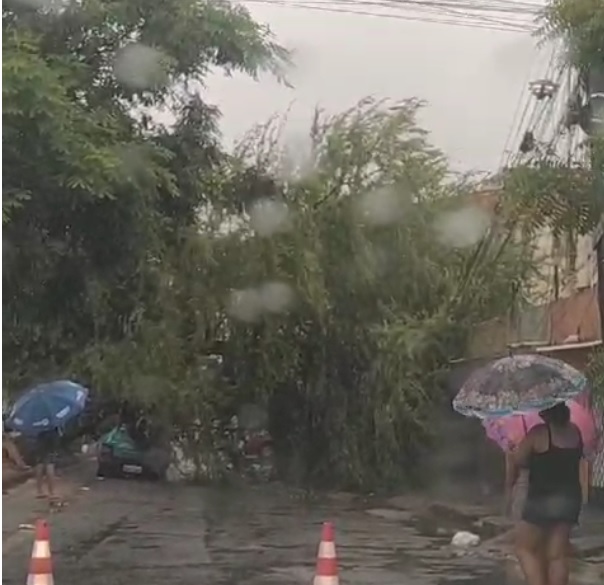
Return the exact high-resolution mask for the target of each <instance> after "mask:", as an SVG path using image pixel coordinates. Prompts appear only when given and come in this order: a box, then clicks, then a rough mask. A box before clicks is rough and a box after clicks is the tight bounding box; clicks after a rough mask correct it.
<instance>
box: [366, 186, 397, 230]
mask: <svg viewBox="0 0 604 585" xmlns="http://www.w3.org/2000/svg"><path fill="white" fill-rule="evenodd" d="M357 210H358V213H359V216H360V217H361V219H362V221H364V222H366V223H369V224H372V225H388V224H391V223H396V222H398V221H400V219H401V218H402V208H401V204H400V200H399V198H398V197H397V196H396V193H394V192H393V190H392V189H378V190H377V191H371V192H369V193H366V194H365V195H363V196H362V197H361V198H360V200H359V202H358V209H357Z"/></svg>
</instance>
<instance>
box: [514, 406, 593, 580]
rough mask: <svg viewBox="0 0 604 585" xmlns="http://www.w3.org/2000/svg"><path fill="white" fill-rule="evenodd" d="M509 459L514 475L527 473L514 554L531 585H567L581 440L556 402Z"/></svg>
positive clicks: (579, 493) (577, 509) (578, 500)
mask: <svg viewBox="0 0 604 585" xmlns="http://www.w3.org/2000/svg"><path fill="white" fill-rule="evenodd" d="M540 415H541V418H542V419H543V420H544V424H542V425H538V426H536V427H533V428H532V429H531V430H530V432H529V433H528V434H527V436H526V437H525V439H524V441H523V442H522V443H521V444H520V446H519V447H518V449H517V451H516V452H515V453H514V456H513V465H514V466H515V468H516V473H517V472H518V470H519V469H520V468H523V467H524V468H527V469H528V493H527V497H526V502H525V504H524V509H523V511H522V520H521V521H520V522H519V523H518V526H517V532H516V554H517V556H518V560H519V561H520V565H521V566H522V570H523V572H524V574H525V577H526V580H527V582H528V584H529V585H567V584H568V573H569V569H568V551H569V540H570V532H571V530H572V527H573V526H574V525H575V524H576V523H577V522H578V520H579V514H580V512H581V505H582V499H583V498H582V489H581V481H580V467H581V460H582V458H583V442H582V440H581V433H580V432H579V429H578V428H577V427H576V426H575V425H574V424H573V423H571V422H570V411H569V409H568V407H567V406H566V405H565V404H558V405H556V406H554V407H553V408H550V409H548V410H545V411H543V412H541V413H540Z"/></svg>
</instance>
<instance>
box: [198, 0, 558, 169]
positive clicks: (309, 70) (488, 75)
mask: <svg viewBox="0 0 604 585" xmlns="http://www.w3.org/2000/svg"><path fill="white" fill-rule="evenodd" d="M250 9H251V12H252V15H253V16H254V17H255V18H256V20H258V21H260V22H264V23H267V24H268V25H269V26H270V27H271V29H272V30H273V32H274V33H275V35H276V37H277V40H278V41H279V42H280V43H281V44H283V45H285V46H287V47H288V48H290V49H292V50H293V51H294V60H295V68H294V70H293V71H292V72H291V74H290V76H289V77H290V80H291V82H292V83H293V85H294V87H293V88H292V89H289V88H286V87H283V86H280V85H279V84H278V83H276V82H275V81H274V80H272V79H270V78H263V79H261V80H259V81H253V80H251V79H249V78H246V77H244V76H235V77H232V78H228V77H225V76H224V75H222V74H218V75H215V76H213V77H212V78H211V79H210V80H209V83H208V89H207V95H206V98H207V99H208V100H209V101H211V102H213V103H215V104H217V105H219V106H220V109H221V111H222V113H223V120H222V130H223V132H224V137H225V140H226V142H227V144H229V143H232V142H233V141H234V140H236V139H237V138H238V137H240V136H241V135H242V134H243V133H244V132H245V130H247V129H248V128H249V127H250V126H251V125H253V124H254V123H256V122H260V121H264V120H266V119H267V118H268V117H269V116H271V115H272V114H274V113H275V112H283V111H285V110H286V109H287V108H288V107H290V106H291V113H290V125H289V128H290V133H291V135H292V136H294V137H295V139H299V137H300V136H302V135H303V133H304V131H305V130H306V128H308V122H309V119H310V114H311V112H312V110H313V108H314V106H315V105H317V104H320V105H322V106H324V107H326V108H327V109H329V110H331V111H339V110H343V109H345V108H347V107H349V106H351V105H353V104H354V103H355V102H356V101H358V100H359V99H360V98H362V97H364V96H367V95H373V96H376V97H380V98H382V97H384V98H393V99H401V98H408V97H417V98H421V99H424V100H426V101H427V102H428V105H427V107H426V108H425V110H424V112H423V114H422V120H421V121H422V124H423V125H424V126H425V127H426V128H427V129H428V130H430V132H431V133H432V139H433V142H434V143H435V145H436V146H438V147H440V148H441V149H442V150H444V151H445V153H446V154H447V155H448V156H449V158H450V159H451V161H452V163H453V164H454V166H455V167H457V168H459V169H464V170H470V169H475V170H486V171H492V170H496V169H497V168H498V166H499V163H500V160H501V156H502V152H503V149H504V145H505V143H506V139H507V138H508V135H509V132H510V127H511V125H512V122H513V119H514V114H515V111H516V109H517V107H518V104H519V100H520V99H523V100H524V99H526V96H527V94H528V81H529V80H530V79H535V78H538V77H539V74H540V73H541V74H543V70H544V69H545V68H546V65H547V60H548V54H547V53H548V51H547V50H544V49H541V50H538V48H537V43H536V39H534V38H533V37H531V35H530V34H528V33H515V32H498V31H493V30H482V29H476V28H465V27H457V26H451V25H443V24H435V23H424V22H408V21H402V20H388V19H382V18H372V17H363V16H356V15H348V14H333V13H325V12H315V11H304V10H296V9H293V8H284V7H279V6H269V5H262V4H258V5H251V7H250Z"/></svg>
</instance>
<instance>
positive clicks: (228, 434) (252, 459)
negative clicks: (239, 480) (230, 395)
mask: <svg viewBox="0 0 604 585" xmlns="http://www.w3.org/2000/svg"><path fill="white" fill-rule="evenodd" d="M224 437H225V438H226V444H227V449H226V451H227V452H228V453H229V457H228V458H229V459H230V461H231V462H232V467H233V470H234V471H236V472H237V473H239V474H241V475H242V476H244V477H247V478H249V479H252V480H258V481H265V482H266V481H270V480H272V479H273V478H274V475H275V451H274V445H273V438H272V437H271V436H270V433H269V432H268V431H267V430H266V429H253V430H252V429H242V428H241V427H240V425H239V422H238V420H237V417H233V418H232V419H231V421H230V423H229V424H228V425H227V426H226V427H225V431H224Z"/></svg>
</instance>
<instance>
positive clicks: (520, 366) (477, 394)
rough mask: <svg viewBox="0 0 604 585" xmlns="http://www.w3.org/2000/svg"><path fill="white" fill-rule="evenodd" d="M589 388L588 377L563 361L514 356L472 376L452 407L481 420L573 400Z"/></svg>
mask: <svg viewBox="0 0 604 585" xmlns="http://www.w3.org/2000/svg"><path fill="white" fill-rule="evenodd" d="M587 387H588V382H587V378H586V377H585V376H584V375H583V374H582V373H581V372H579V371H578V370H575V368H573V367H571V366H569V365H568V364H566V363H564V362H562V361H560V360H555V359H552V358H548V357H545V356H542V355H535V354H528V355H524V354H523V355H514V356H510V357H505V358H502V359H500V360H497V361H495V362H493V363H491V364H489V365H487V366H485V367H483V368H481V369H479V370H478V371H476V372H475V373H473V374H472V375H471V376H470V377H469V379H468V380H467V381H466V383H465V384H464V385H463V387H462V388H461V390H460V391H459V393H458V394H457V396H456V397H455V399H454V400H453V408H454V409H455V410H456V411H457V412H459V413H460V414H463V415H464V416H475V417H478V418H482V419H484V418H497V417H502V416H509V415H511V414H525V413H528V412H535V411H540V410H544V409H546V408H550V407H551V406H554V405H555V404H558V403H559V402H566V401H567V400H571V399H572V398H574V397H576V396H578V395H579V394H580V393H581V392H583V391H584V390H586V389H587Z"/></svg>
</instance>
